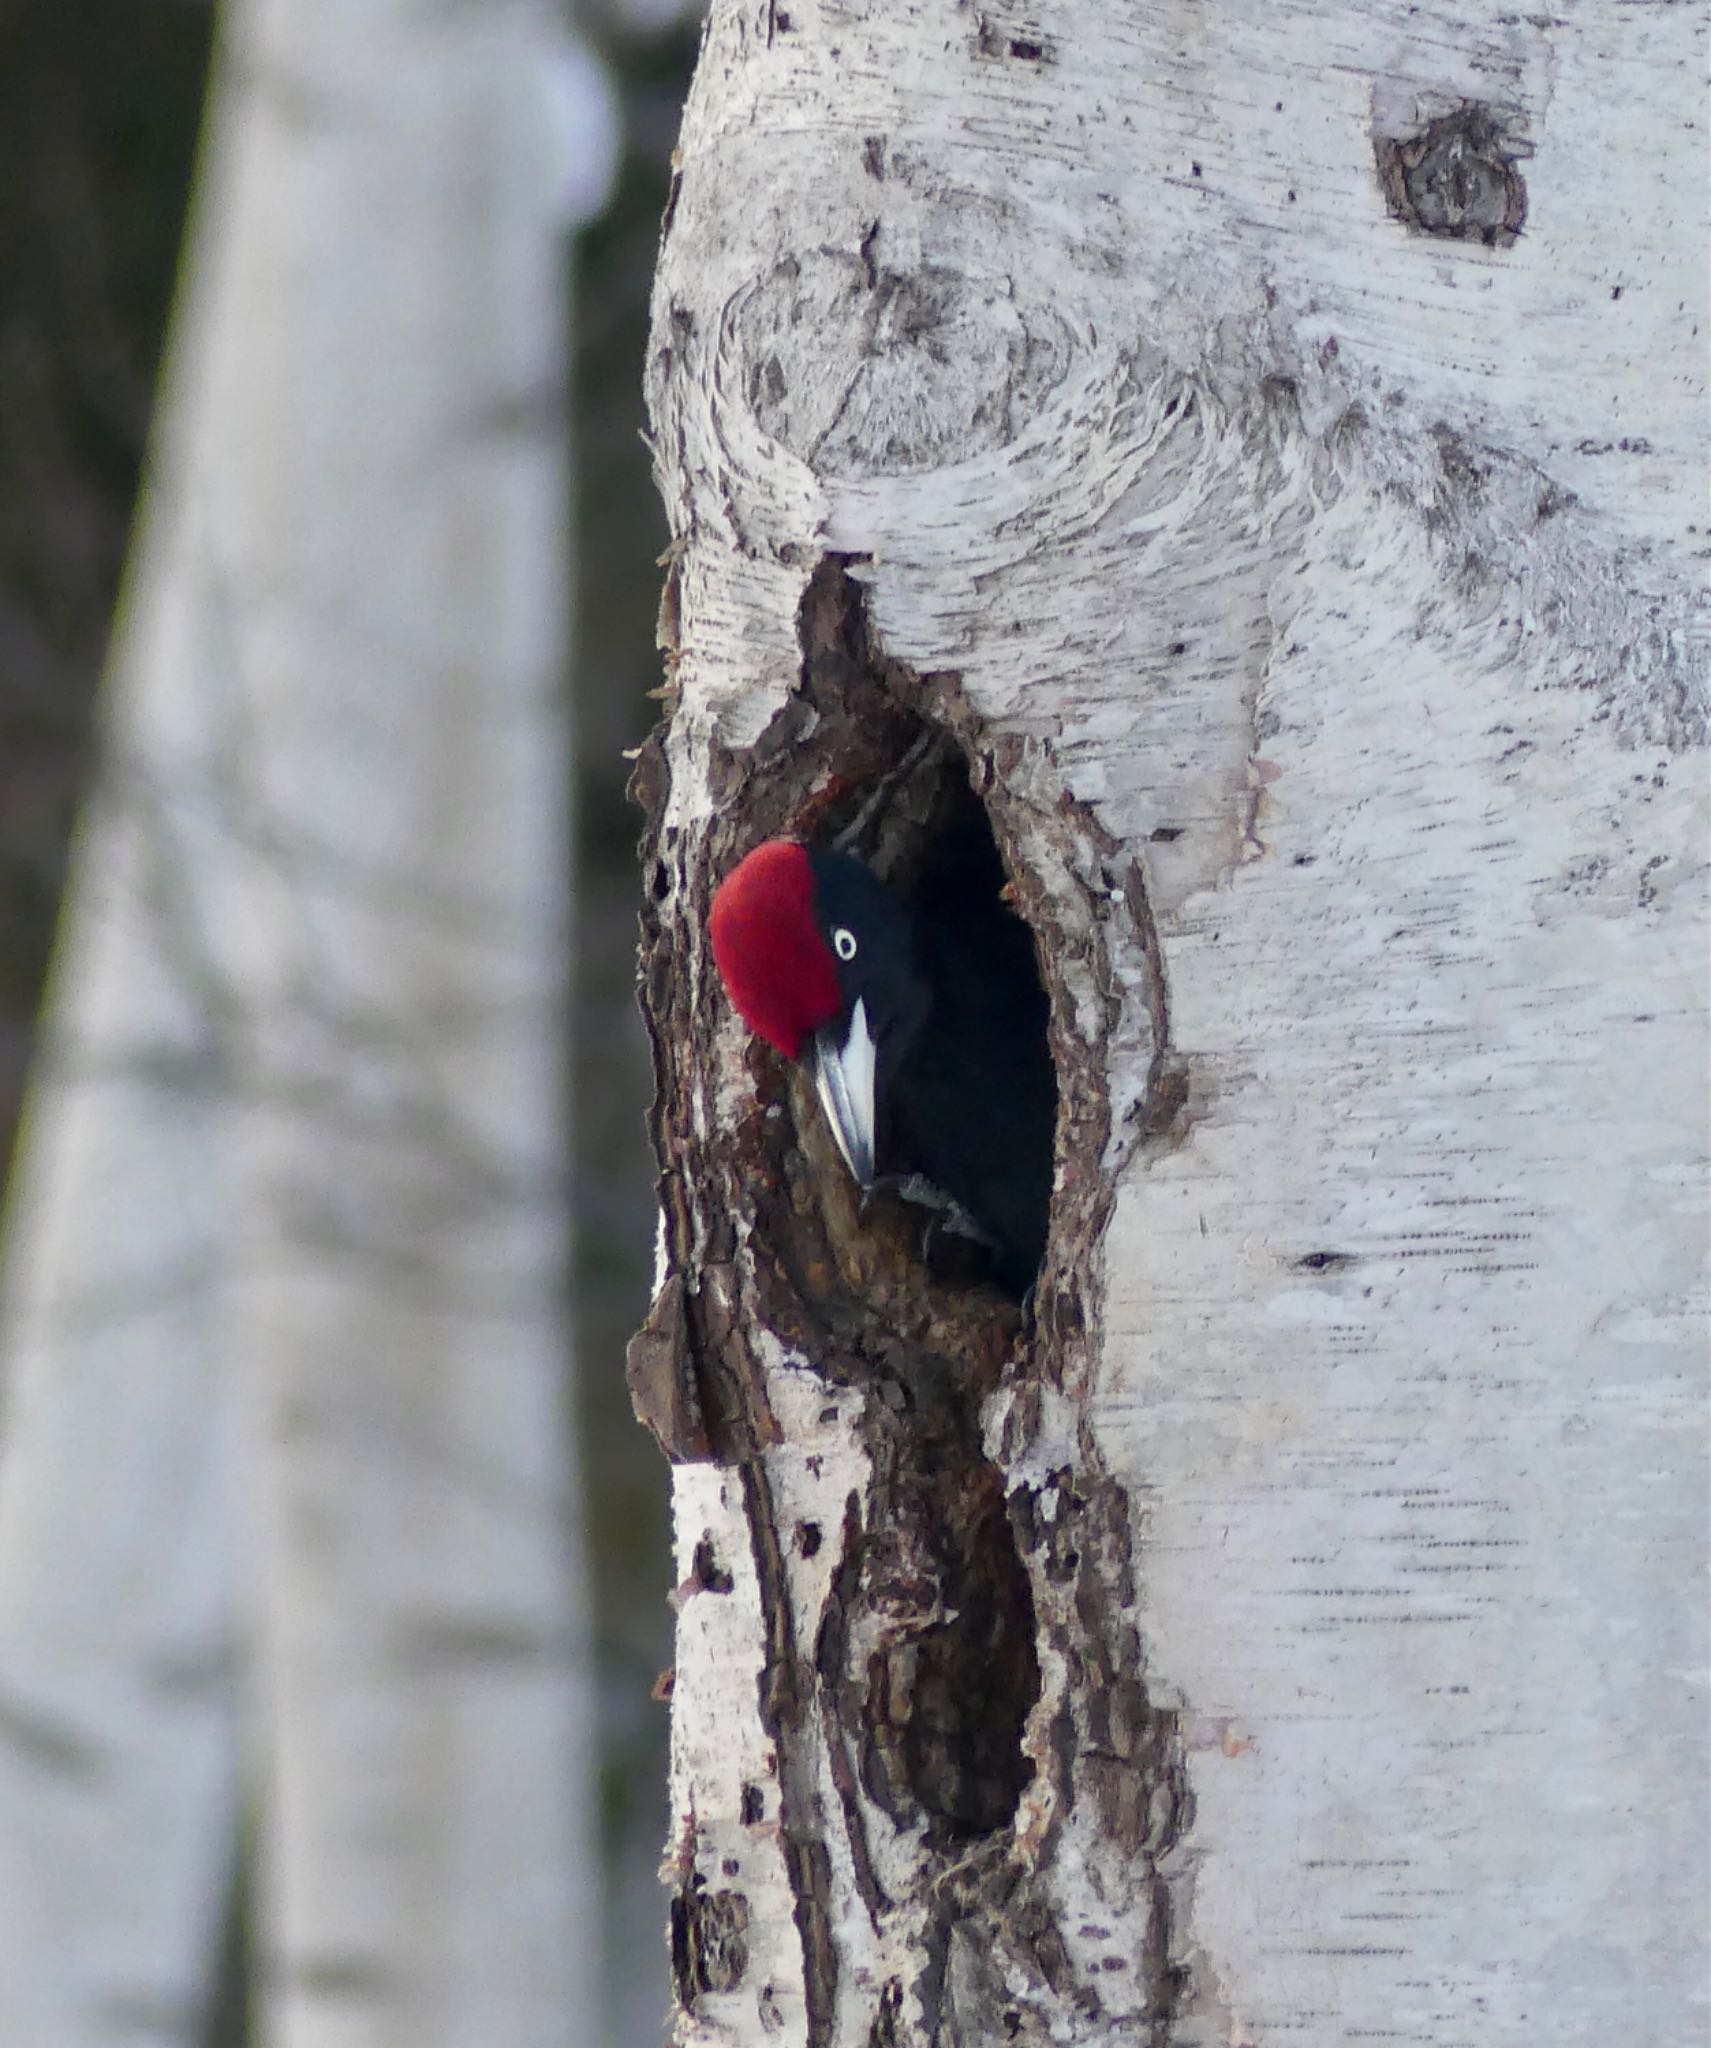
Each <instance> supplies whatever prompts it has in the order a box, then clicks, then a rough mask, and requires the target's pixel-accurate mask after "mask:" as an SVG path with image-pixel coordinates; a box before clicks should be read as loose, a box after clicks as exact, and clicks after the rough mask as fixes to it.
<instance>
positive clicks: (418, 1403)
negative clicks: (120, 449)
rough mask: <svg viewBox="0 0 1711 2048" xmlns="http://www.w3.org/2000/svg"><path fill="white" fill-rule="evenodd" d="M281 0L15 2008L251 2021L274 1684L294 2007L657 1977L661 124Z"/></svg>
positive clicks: (315, 2025)
mask: <svg viewBox="0 0 1711 2048" xmlns="http://www.w3.org/2000/svg"><path fill="white" fill-rule="evenodd" d="M226 13H227V19H226V23H225V29H224V47H223V50H222V53H221V64H220V76H219V81H218V84H217V87H216V91H217V95H218V100H217V111H216V117H215V122H214V127H213V132H212V136H211V140H210V142H209V145H208V148H207V150H206V153H205V161H204V165H203V184H202V190H201V201H200V212H199V219H198V223H197V229H196V233H195V236H194V246H193V251H192V257H191V262H190V281H189V284H188V286H187V288H186V293H185V302H184V304H183V306H182V307H181V309H180V317H179V322H178V331H177V337H176V354H175V359H174V363H173V366H172V379H171V386H172V388H171V391H170V393H169V396H168V400H167V404H166V407H165V408H164V411H165V418H166V425H165V427H164V428H163V430H162V432H161V434H160V436H159V437H158V438H157V442H156V446H155V449H154V460H153V477H152V485H153V489H152V497H151V502H150V506H149V509H148V516H147V520H146V524H145V528H144V534H143V539H142V543H141V545H140V549H139V554H138V560H137V562H136V564H135V566H134V570H133V577H132V584H131V591H130V599H129V604H128V608H127V612H126V616H125V618H124V620H123V621H122V627H121V633H120V641H119V652H118V655H117V657H116V660H115V665H114V673H113V678H112V682H111V687H110V701H109V705H108V719H107V733H106V742H107V744H106V764H105V775H104V779H103V785H102V788H101V791H100V793H99V796H98V800H97V802H96V804H95V805H94V807H93V810H92V813H91V816H90V818H89V820H88V823H87V827H86V830H85V832H84V835H83V844H82V847H81V852H80V856H79V861H78V869H77V876H76V882H75V889H74V903H73V909H72V914H71V916H70V919H69V923H68V930H67V933H66V936H65V941H64V945H63V948H62V955H61V960H60V965H59V973H58V981H57V991H56V999H55V1003H54V1007H53V1018H52V1056H51V1059H50V1061H49V1063H48V1065H47V1066H46V1068H45V1069H44V1073H43V1077H42V1082H41V1086H40V1089H39V1092H38V1094H37V1097H36V1101H35V1107H34V1114H33V1123H32V1128H31V1131H30V1133H29V1143H28V1145H27V1147H26V1153H25V1158H24V1162H23V1167H22V1170H21V1172H20V1178H19V1183H18V1187H17V1189H16V1194H15V1207H14V1213H13V1218H12V1243H11V1247H10V1251H11V1258H10V1263H9V1274H8V1279H9V1293H8V1311H9V1314H8V1331H7V1336H8V1345H7V1350H8V1359H7V1365H8V1381H7V1409H6V1416H5V1438H4V1444H3V1450H4V1464H3V1467H0V2038H3V2039H4V2040H6V2041H7V2042H8V2043H11V2042H17V2043H19V2044H20V2048H22V2044H25V2043H30V2044H37V2043H39V2044H42V2048H48V2044H52V2048H83V2044H91V2048H93V2044H96V2043H102V2044H105V2043H117V2042H120V2041H124V2042H134V2041H135V2040H137V2039H139V2038H140V2037H141V2036H142V2035H144V2034H147V2036H148V2038H150V2039H151V2040H171V2041H175V2042H181V2043H184V2044H186V2048H189V2044H190V2043H192V2042H194V2041H195V2040H197V2039H198V2038H199V2030H200V2025H201V2008H202V2006H203V2005H204V2004H205V2003H206V2000H207V1996H208V1978H209V1976H210V1974H211V1971H212V1967H213V1963H214V1959H215V1951H216V1945H217V1937H218V1929H219V1921H220V1917H221V1908H222V1901H223V1894H224V1890H225V1887H226V1885H227V1883H228V1881H229V1873H230V1867H231V1861H232V1856H233V1842H234V1809H235V1796H236V1788H237V1753H236V1752H237V1743H238V1733H237V1731H238V1708H239V1705H240V1700H241V1699H242V1700H243V1701H244V1702H245V1703H247V1704H248V1705H250V1706H251V1707H252V1708H253V1709H254V1710H255V1719H254V1723H253V1734H252V1737H251V1739H250V1741H249V1744H248V1747H249V1749H250V1752H251V1761H252V1764H253V1767H254V1778H255V1781H256V1784H257V1795H258V1796H257V1801H256V1803H257V1806H258V1808H259V1811H260V1818H261V1827H260V1838H261V1845H262V1854H261V1859H260V1861H261V1866H262V1868H261V1872H260V1879H261V1882H260V1886H259V1889H260V1893H261V1898H260V1906H259V1923H258V1928H257V1941H256V1948H257V1950H258V1952H259V1955H260V1959H261V1964H262V1978H261V1986H260V2003H261V2005H262V2008H263V2010H262V2018H263V2021H264V2024H265V2031H266V2036H267V2039H268V2040H269V2041H270V2042H272V2043H277V2044H280V2048H328V2044H340V2048H342V2044H347V2043H349V2044H357V2043H361V2044H364V2048H380V2044H393V2043H396V2044H399V2048H452V2044H465V2048H512V2044H517V2048H524V2044H543V2048H544V2044H548V2043H560V2042H567V2041H572V2040H576V2039H578V2038H581V2033H582V2029H583V2027H584V2026H586V2025H588V2024H594V2025H596V2026H597V2025H598V2022H597V2020H596V2021H592V2022H591V2021H590V2018H589V2015H590V2012H591V2009H592V2008H593V2006H594V2002H595V1999H594V1985H595V1973H594V1958H595V1940H594V1931H595V1926H596V1923H597V1917H598V1910H599V1888H598V1885H597V1882H596V1869H595V1851H594V1842H593V1837H594V1826H593V1813H592V1800H591V1792H592V1776H593V1773H592V1752H593V1730H594V1717H593V1698H592V1673H591V1670H590V1663H589V1644H588V1639H587V1623H586V1613H585V1606H584V1601H583V1596H582V1586H581V1582H580V1559H579V1556H578V1552H577V1547H576V1536H575V1527H576V1525H575V1517H574V1508H575V1486H574V1477H573V1467H572V1449H573V1440H572V1436H571V1431H570V1418H569V1416H568V1414H567V1412H566V1403H565V1399H564V1392H565V1367H566V1355H565V1323H564V1314H563V1310H564V1302H563V1264H562V1253H563V1236H564V1202H563V1197H564V1186H563V1169H564V1122H563V1115H562V1103H561V1100H560V1094H561V1090H560V1073H561V1066H562V1062H563V1060H564V1057H565V1052H564V1044H563V1031H562V1026H563V1001H562V998H563V979H564V973H565V924H566V918H565V894H566V885H567V879H568V877H567V869H568V853H567V846H566V838H565V825H566V806H567V770H568V745H567V734H566V728H565V718H564V710H565V687H564V675H563V658H564V627H565V619H566V603H565V584H564V577H565V568H566V564H567V560H568V541H567V536H566V531H565V514H566V493H565V478H564V445H563V438H562V425H563V420H562V403H563V398H562V382H561V380H562V374H563V364H564V353H565V341H564V313H565V305H564V295H563V294H564V266H563V254H564V249H563V230H564V228H565V226H566V225H567V222H568V220H569V218H570V217H571V211H572V207H573V205H574V201H575V198H576V196H577V194H578V191H579V190H580V191H583V192H584V193H586V188H587V187H588V186H589V184H590V183H592V184H593V185H594V186H596V187H597V186H598V185H599V184H600V183H601V182H602V180H603V178H604V176H605V175H606V172H605V169H599V170H596V171H595V172H594V173H593V176H592V179H590V178H588V177H585V176H579V175H577V173H578V169H579V166H578V164H577V163H576V161H575V160H574V156H573V160H572V161H571V162H569V163H567V162H566V160H565V155H564V145H565V144H566V142H568V144H569V146H570V149H571V150H572V152H573V153H574V152H585V153H586V154H587V155H588V156H590V157H592V158H594V159H597V160H598V159H602V158H604V159H605V160H607V162H608V164H609V157H610V140H611V138H610V135H609V134H590V133H588V132H586V131H582V132H572V133H570V134H569V135H568V136H567V135H564V134H561V133H558V132H555V124H554V121H553V119H552V118H550V110H549V105H548V101H547V98H546V96H545V88H546V87H547V86H548V85H550V84H552V83H553V82H555V81H558V82H562V80H560V76H559V70H558V68H557V67H559V66H560V65H561V61H562V59H563V57H564V51H565V45H564V41H563V29H562V25H561V23H560V21H559V19H558V17H557V14H556V12H555V10H554V9H553V8H551V7H550V6H548V5H544V4H537V0H507V4H505V5H503V6H501V7H497V8H489V9H485V10H481V11H480V12H479V13H477V14H465V13H457V12H455V11H454V12H453V13H452V14H447V13H446V12H445V10H443V9H440V8H436V7H433V6H421V5H417V4H411V0H399V4H366V5H361V6H351V5H348V4H344V0H341V4H338V5H332V6H328V5H316V6H310V7H307V8H305V7H303V6H291V7H286V6H283V5H278V4H274V0H253V4H249V5H240V6H234V7H232V8H229V9H228V10H226ZM580 104H581V106H582V107H584V108H586V107H587V106H588V104H589V103H588V101H587V98H586V95H585V96H584V97H583V99H582V101H581V102H580ZM578 105H579V102H578V100H577V97H576V95H575V94H574V93H572V94H570V95H569V96H566V97H563V98H562V101H561V110H564V109H568V110H569V111H570V112H571V113H572V115H573V117H574V114H575V112H576V110H577V107H578ZM594 111H595V112H596V113H598V112H600V111H601V109H600V107H599V105H598V103H597V102H596V103H595V104H594ZM251 1653H253V1659H252V1661H250V1662H249V1663H247V1664H245V1663H243V1662H242V1661H241V1660H242V1659H243V1658H245V1657H246V1656H247V1655H251Z"/></svg>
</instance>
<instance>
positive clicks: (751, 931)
mask: <svg viewBox="0 0 1711 2048" xmlns="http://www.w3.org/2000/svg"><path fill="white" fill-rule="evenodd" d="M709 927H710V930H711V933H712V939H713V958H714V961H715V962H716V963H717V966H718V969H719V974H720V977H721V978H722V979H723V981H724V984H725V990H726V993H727V994H728V995H729V996H730V998H731V1003H732V1006H733V1007H734V1008H735V1009H736V1011H737V1014H738V1015H739V1016H740V1017H741V1018H742V1019H743V1021H744V1022H745V1023H746V1024H748V1025H749V1027H750V1028H751V1029H752V1030H753V1031H756V1032H758V1033H759V1035H760V1036H761V1037H762V1038H764V1039H765V1040H766V1042H767V1044H768V1045H770V1046H772V1047H774V1048H775V1049H776V1050H777V1051H779V1052H781V1053H783V1055H784V1056H785V1058H786V1059H792V1060H795V1059H804V1058H806V1059H809V1060H810V1061H811V1062H812V1064H813V1069H814V1082H815V1086H816V1087H817V1088H818V1090H819V1094H820V1101H821V1104H822V1105H823V1107H824V1109H825V1111H826V1116H827V1119H828V1121H829V1122H830V1124H831V1126H832V1131H833V1135H834V1136H835V1137H836V1138H837V1141H838V1146H839V1149H840V1150H841V1151H842V1153H843V1155H844V1158H845V1160H846V1162H847V1163H848V1165H849V1169H850V1171H851V1173H853V1174H854V1175H855V1177H856V1179H857V1180H858V1181H860V1182H861V1184H862V1185H863V1186H864V1187H866V1186H868V1185H869V1184H870V1183H871V1182H872V1180H873V1178H874V1154H875V1150H876V1146H877V1128H878V1117H879V1104H880V1097H881V1092H882V1089H883V1085H884V1082H883V1069H884V1068H885V1066H886V1065H887V1063H888V1062H889V1061H892V1060H895V1059H896V1058H897V1057H898V1056H899V1055H900V1054H901V1052H902V1050H903V1049H904V1047H905V1046H906V1045H907V1044H908V1042H909V1040H910V1039H911V1038H912V1037H913V1036H914V1034H915V1032H916V1031H917V1030H918V1029H919V1028H920V1025H921V1022H922V1020H923V1018H924V1016H925V1014H926V1007H927V992H926V985H925V983H924V982H923V981H922V979H921V976H920V973H919V971H918V970H917V968H916V965H915V959H914V950H913V946H912V944H911V941H910V936H909V924H908V920H907V918H906V917H905V916H904V914H903V911H902V910H901V908H900V907H899V905H898V904H897V902H896V901H895V899H894V898H893V897H892V895H891V894H890V892H889V890H887V889H886V887H885V885H884V883H883V882H881V881H880V880H879V878H878V876H876V875H875V874H874V873H873V872H872V871H871V870H870V869H868V868H865V867H863V865H862V864H861V862H860V861H858V860H853V859H851V857H850V856H849V855H848V854H846V853H820V852H816V851H815V850H813V849H812V848H810V847H806V846H801V845H798V844H797V842H796V841H795V840H791V839H769V840H767V841H766V843H765V844H764V845H762V846H757V847H756V848H755V850H754V851H753V852H752V853H750V854H748V855H746V856H745V858H744V859H742V860H741V861H739V862H738V864H737V865H736V867H734V868H733V869H732V870H731V872H730V873H729V874H728V875H727V876H726V877H725V879H724V881H723V882H721V883H720V885H719V889H718V893H717V894H716V895H715V896H714V898H713V911H712V916H711V918H710V920H709Z"/></svg>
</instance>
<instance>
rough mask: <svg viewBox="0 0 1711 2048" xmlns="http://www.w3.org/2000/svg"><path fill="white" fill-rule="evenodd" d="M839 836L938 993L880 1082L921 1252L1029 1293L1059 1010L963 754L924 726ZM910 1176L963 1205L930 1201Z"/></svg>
mask: <svg viewBox="0 0 1711 2048" xmlns="http://www.w3.org/2000/svg"><path fill="white" fill-rule="evenodd" d="M833 843H834V844H836V845H838V846H839V847H840V848H842V849H843V850H845V851H848V852H852V853H855V854H857V855H858V856H859V857H860V858H862V859H865V860H866V861H867V862H868V864H869V865H870V866H871V867H873V868H874V869H875V871H876V872H877V873H878V874H879V876H880V878H881V879H882V880H883V881H885V882H886V883H887V884H888V885H889V886H890V888H891V889H892V890H893V892H894V893H895V894H896V895H897V896H898V897H899V899H900V900H901V902H902V904H903V906H904V909H905V910H906V912H907V914H908V917H909V921H910V926H911V930H912V933H913V937H914V945H915V954H916V961H917V965H918V967H919V970H920V972H921V974H922V976H923V977H924V979H925V980H926V982H927V985H928V988H929V990H930V998H931V1007H930V1010H929V1013H928V1017H927V1021H926V1024H925V1026H924V1027H923V1029H922V1030H921V1031H920V1032H919V1033H918V1034H917V1036H916V1037H915V1039H914V1040H913V1042H912V1043H911V1045H910V1046H909V1048H908V1049H907V1051H906V1053H905V1054H904V1056H903V1057H902V1058H901V1059H900V1060H899V1061H898V1062H897V1063H896V1065H895V1067H894V1069H893V1071H892V1072H891V1073H890V1074H889V1075H882V1087H883V1093H884V1095H885V1097H886V1098H887V1104H888V1107H887V1109H886V1116H887V1124H886V1127H885V1130H884V1133H883V1143H884V1145H885V1147H886V1157H885V1159H884V1161H883V1162H882V1163H883V1164H884V1165H885V1170H886V1171H887V1173H888V1175H890V1176H891V1177H893V1178H894V1179H896V1180H900V1181H901V1182H902V1183H903V1199H905V1200H908V1201H912V1202H913V1203H914V1204H915V1205H916V1206H918V1207H920V1208H922V1209H924V1210H925V1211H926V1212H927V1215H926V1220H925V1224H924V1227H923V1231H922V1256H923V1257H924V1259H925V1260H926V1263H927V1264H928V1267H929V1269H930V1270H931V1271H932V1272H933V1273H934V1275H935V1277H938V1278H941V1279H948V1280H952V1281H973V1280H979V1279H991V1280H994V1281H996V1282H997V1284H998V1285H999V1286H1000V1287H1002V1288H1003V1289H1004V1290H1005V1291H1006V1292H1007V1293H1008V1294H1010V1295H1011V1296H1013V1297H1014V1298H1015V1299H1016V1300H1018V1301H1019V1300H1021V1299H1022V1298H1023V1297H1024V1296H1025V1295H1026V1294H1027V1292H1028V1290H1029V1288H1030V1287H1031V1286H1032V1285H1033V1283H1034V1280H1035V1278H1036V1276H1037V1274H1038V1272H1039V1269H1040V1263H1041V1260H1042V1259H1043V1257H1044V1255H1045V1247H1046V1238H1047V1233H1048V1230H1049V1226H1050V1221H1051V1194H1052V1160H1053V1147H1054V1142H1055V1136H1056V1128H1057V1074H1056V1069H1055V1067H1054V1065H1053V1061H1052V1054H1051V1045H1050V1035H1049V1027H1050V1022H1051V1005H1050V1002H1049V1000H1048V998H1047V995H1046V991H1045V987H1044V985H1043V983H1042V981H1041V979H1040V969H1039V960H1038V956H1037V953H1036V949H1035V944H1034V936H1033V933H1032V931H1031V930H1030V929H1029V927H1028V925H1027V923H1026V921H1025V920H1024V919H1023V918H1022V917H1021V916H1020V914H1019V913H1018V912H1017V910H1016V909H1015V907H1014V903H1013V900H1012V891H1011V889H1010V877H1009V874H1008V872H1007V871H1006V868H1005V864H1004V859H1003V856H1002V854H1001V853H1000V852H999V849H998V843H997V840H996V839H995V837H994V836H993V830H992V824H991V820H990V818H989V817H988V815H987V811H986V807H985V805H984V804H983V803H982V802H981V800H980V797H979V796H978V795H977V794H976V792H975V790H974V788H973V787H972V785H971V782H970V773H969V763H968V760H967V757H966V756H965V755H964V754H963V752H962V750H961V748H960V747H959V746H958V745H957V744H956V742H955V741H954V740H953V739H952V738H951V737H950V736H949V735H948V734H946V733H943V732H942V731H940V730H938V729H937V728H935V727H933V726H931V725H929V724H927V723H925V722H923V725H922V728H921V733H920V736H919V738H918V739H917V741H916V743H915V745H914V746H913V747H911V748H909V749H908V751H907V754H906V756H905V760H904V762H903V763H902V764H900V767H899V770H898V772H897V774H896V776H895V779H894V780H892V781H890V782H889V783H882V784H881V785H880V786H879V788H878V789H876V790H874V791H871V792H868V793H867V795H866V798H865V800H861V799H858V800H857V803H856V808H855V811H854V815H853V817H852V818H851V820H850V821H849V822H848V823H847V824H846V825H845V826H844V828H843V830H842V831H840V832H838V833H837V834H836V835H835V836H834V841H833ZM910 1176H919V1177H920V1178H921V1179H922V1180H924V1181H925V1182H926V1183H928V1184H929V1186H930V1189H931V1190H936V1191H938V1192H940V1193H942V1194H944V1195H948V1196H949V1197H951V1198H952V1202H953V1203H954V1205H955V1206H954V1207H945V1208H938V1209H935V1207H934V1204H933V1202H932V1199H931V1195H930V1193H929V1188H926V1187H920V1188H910V1186H909V1177H910ZM970 1224H973V1225H975V1226H978V1231H979V1235H978V1236H975V1235H971V1234H970V1231H969V1228H968V1226H969V1225H970Z"/></svg>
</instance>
